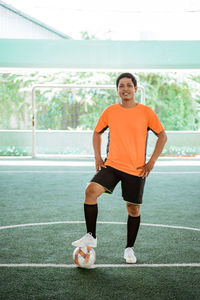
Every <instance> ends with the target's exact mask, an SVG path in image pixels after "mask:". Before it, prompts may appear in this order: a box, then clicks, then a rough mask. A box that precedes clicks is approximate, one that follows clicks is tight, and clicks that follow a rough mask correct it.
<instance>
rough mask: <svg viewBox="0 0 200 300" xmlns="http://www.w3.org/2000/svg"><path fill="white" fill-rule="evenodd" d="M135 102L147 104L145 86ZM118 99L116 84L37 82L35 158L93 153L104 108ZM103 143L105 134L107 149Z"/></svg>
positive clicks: (33, 144) (33, 100)
mask: <svg viewBox="0 0 200 300" xmlns="http://www.w3.org/2000/svg"><path fill="white" fill-rule="evenodd" d="M136 101H137V102H140V103H142V104H145V90H144V87H143V86H139V87H138V92H137V99H136ZM117 102H119V97H118V95H117V93H116V87H115V85H72V84H38V85H34V86H33V87H32V157H33V158H34V157H50V156H57V157H64V156H75V157H78V156H79V157H81V156H85V157H87V156H89V157H90V156H92V155H93V149H92V132H93V128H94V126H95V124H96V122H97V120H98V118H99V116H100V114H101V113H102V111H103V110H104V109H105V108H106V107H107V106H108V105H111V104H114V103H117ZM104 143H106V134H105V136H104V137H103V139H102V144H103V145H102V148H104V149H106V146H105V147H104Z"/></svg>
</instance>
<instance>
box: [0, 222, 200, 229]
mask: <svg viewBox="0 0 200 300" xmlns="http://www.w3.org/2000/svg"><path fill="white" fill-rule="evenodd" d="M84 223H85V221H58V222H41V223H28V224H16V225H7V226H0V230H4V229H12V228H19V227H29V226H45V225H59V224H84ZM97 224H111V225H127V223H126V222H111V221H110V222H109V221H98V222H97ZM141 225H142V226H150V227H163V228H172V229H184V230H193V231H200V228H193V227H184V226H174V225H164V224H150V223H141Z"/></svg>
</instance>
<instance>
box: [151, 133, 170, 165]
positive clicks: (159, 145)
mask: <svg viewBox="0 0 200 300" xmlns="http://www.w3.org/2000/svg"><path fill="white" fill-rule="evenodd" d="M166 142H167V135H166V133H165V131H162V132H161V133H160V134H159V135H158V139H157V142H156V145H155V149H154V152H153V154H152V156H151V158H150V161H153V162H156V160H157V159H158V157H159V156H160V154H161V153H162V150H163V148H164V146H165V144H166Z"/></svg>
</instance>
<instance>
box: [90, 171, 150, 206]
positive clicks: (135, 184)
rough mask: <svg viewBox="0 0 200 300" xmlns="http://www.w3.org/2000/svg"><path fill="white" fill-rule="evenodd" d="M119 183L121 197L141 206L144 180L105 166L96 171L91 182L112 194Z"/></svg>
mask: <svg viewBox="0 0 200 300" xmlns="http://www.w3.org/2000/svg"><path fill="white" fill-rule="evenodd" d="M119 181H121V188H122V197H123V199H124V200H125V201H127V202H131V203H133V204H141V203H142V196H143V191H144V185H145V178H144V179H143V178H142V177H138V176H134V175H131V174H128V173H125V172H122V171H119V170H117V169H114V168H112V167H109V166H107V167H106V168H102V169H101V170H100V171H98V172H97V173H96V174H95V175H94V177H93V178H92V180H91V182H95V183H98V184H99V185H101V186H103V187H104V188H105V193H108V194H112V192H113V190H114V188H115V187H116V185H117V184H118V182H119Z"/></svg>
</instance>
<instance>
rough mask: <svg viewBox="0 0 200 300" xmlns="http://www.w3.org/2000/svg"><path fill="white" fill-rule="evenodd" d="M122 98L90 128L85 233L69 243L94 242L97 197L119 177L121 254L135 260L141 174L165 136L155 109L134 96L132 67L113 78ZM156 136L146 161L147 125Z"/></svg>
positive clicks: (145, 172)
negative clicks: (123, 230) (123, 228)
mask: <svg viewBox="0 0 200 300" xmlns="http://www.w3.org/2000/svg"><path fill="white" fill-rule="evenodd" d="M116 86H117V92H118V94H119V96H120V98H121V103H118V104H113V105H110V106H108V107H107V108H106V109H105V110H104V112H103V113H102V115H101V116H100V119H99V121H98V123H97V125H96V127H95V129H94V134H93V147H94V153H95V162H96V170H97V173H96V174H95V176H94V177H93V178H92V180H91V182H90V183H89V185H88V186H87V188H86V192H85V203H84V212H85V220H86V227H87V234H86V235H84V236H83V237H82V238H81V239H80V240H77V241H75V242H73V243H72V245H73V246H75V247H82V246H85V245H89V246H91V247H96V246H97V237H96V221H97V214H98V207H97V198H98V197H99V196H100V195H101V194H102V193H104V192H106V193H110V194H111V193H112V192H113V190H114V188H115V186H116V185H117V183H118V182H119V181H121V187H122V197H123V199H124V200H125V202H126V207H127V211H128V221H127V244H126V247H125V251H124V259H125V260H126V262H127V263H136V256H135V253H134V250H133V247H134V244H135V240H136V237H137V233H138V229H139V226H140V205H141V203H142V196H143V190H144V184H145V179H146V177H147V176H148V175H149V173H150V172H151V170H152V169H153V167H154V164H155V162H156V160H157V159H158V157H159V155H160V154H161V152H162V150H163V147H164V145H165V143H166V141H167V136H166V133H165V131H164V129H163V126H162V124H161V122H160V120H159V119H158V117H157V115H156V114H155V112H154V111H153V110H152V109H151V108H149V107H147V106H145V105H142V104H139V103H136V102H135V93H136V92H137V88H138V87H137V80H136V78H135V77H134V76H133V75H132V74H130V73H123V74H121V75H120V76H119V77H118V78H117V81H116ZM107 128H109V143H108V147H107V158H106V160H105V161H103V159H102V157H101V134H102V133H103V132H104V131H105V130H106V129H107ZM149 129H150V130H152V131H153V132H154V133H155V134H156V135H157V137H158V139H157V143H156V145H155V149H154V152H153V154H152V156H151V158H150V159H149V161H148V162H147V163H145V156H146V146H147V145H146V144H147V135H148V130H149Z"/></svg>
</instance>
